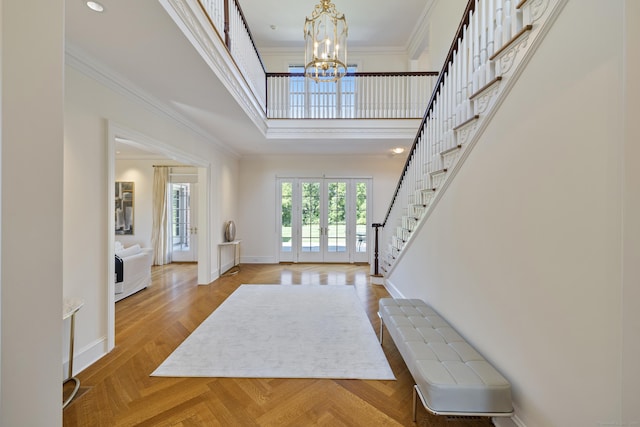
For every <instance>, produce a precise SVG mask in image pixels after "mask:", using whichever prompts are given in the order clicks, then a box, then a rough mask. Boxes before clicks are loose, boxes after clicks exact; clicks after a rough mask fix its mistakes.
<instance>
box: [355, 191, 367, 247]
mask: <svg viewBox="0 0 640 427" xmlns="http://www.w3.org/2000/svg"><path fill="white" fill-rule="evenodd" d="M356 252H367V184H366V183H365V182H358V183H356Z"/></svg>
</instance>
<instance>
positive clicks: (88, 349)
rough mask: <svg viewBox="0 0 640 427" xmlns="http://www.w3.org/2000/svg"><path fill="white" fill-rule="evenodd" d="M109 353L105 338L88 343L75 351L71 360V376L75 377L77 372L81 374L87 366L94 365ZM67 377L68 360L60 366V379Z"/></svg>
mask: <svg viewBox="0 0 640 427" xmlns="http://www.w3.org/2000/svg"><path fill="white" fill-rule="evenodd" d="M108 352H109V350H108V346H107V337H102V338H99V339H97V340H96V341H94V342H93V343H90V344H89V345H87V346H85V347H83V348H81V349H80V351H77V350H76V351H75V357H74V358H73V375H77V374H78V372H82V371H84V370H85V369H87V368H88V367H89V366H91V365H93V364H94V363H96V362H97V361H98V360H100V359H101V358H103V357H104V356H106V355H107V353H108ZM68 375H69V359H68V358H67V359H66V361H65V362H64V363H63V364H62V377H63V378H67V376H68Z"/></svg>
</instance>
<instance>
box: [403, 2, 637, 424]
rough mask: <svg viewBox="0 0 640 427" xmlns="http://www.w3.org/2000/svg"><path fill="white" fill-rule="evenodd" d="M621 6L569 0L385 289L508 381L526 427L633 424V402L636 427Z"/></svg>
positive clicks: (634, 178) (634, 271)
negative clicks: (430, 317)
mask: <svg viewBox="0 0 640 427" xmlns="http://www.w3.org/2000/svg"><path fill="white" fill-rule="evenodd" d="M622 4H623V2H622V1H615V2H602V1H597V0H588V1H587V0H581V1H569V3H568V4H567V6H566V7H565V10H564V11H563V12H562V14H561V15H560V17H559V18H558V21H557V22H556V23H555V25H554V26H553V27H552V28H551V31H550V33H549V34H548V36H547V38H546V39H545V40H544V41H543V44H542V45H541V47H540V48H539V50H538V51H537V52H536V54H535V55H534V57H533V59H532V61H531V62H530V64H529V65H528V68H526V69H525V71H524V73H523V74H522V76H521V77H520V80H519V81H518V82H517V83H516V86H515V87H514V88H513V90H512V92H511V93H510V94H509V96H508V98H507V99H506V101H505V102H504V104H503V105H502V106H501V108H500V110H499V111H498V112H497V114H496V116H495V117H494V119H493V121H492V122H491V124H489V127H488V128H487V129H486V131H485V133H484V135H483V136H482V137H481V139H480V140H479V142H478V143H477V145H476V146H475V148H474V150H473V152H472V153H471V154H470V156H469V158H468V159H467V161H466V162H465V164H464V165H463V167H462V168H461V170H460V172H459V173H458V175H457V176H456V177H455V179H454V181H453V183H452V185H451V187H449V189H448V190H447V193H445V194H444V197H443V198H442V199H441V200H440V203H439V204H438V205H437V206H436V209H435V210H434V212H433V214H432V216H431V217H430V218H429V220H428V221H427V223H426V224H425V225H424V227H423V228H422V229H421V231H420V234H418V235H417V236H416V237H415V238H414V239H415V240H413V243H412V244H411V246H410V247H409V248H408V250H407V251H406V252H405V256H404V257H403V258H402V259H401V261H400V263H399V264H398V265H397V267H396V268H395V270H394V272H393V274H392V276H391V277H390V282H391V284H393V285H395V286H396V287H397V288H398V289H399V290H400V291H401V293H402V294H403V295H404V296H407V297H420V298H424V299H425V300H427V301H428V302H429V303H431V304H432V305H433V306H434V308H435V309H436V310H438V311H439V312H440V313H442V314H443V315H444V317H445V318H447V319H448V320H449V321H450V322H451V323H452V324H453V325H454V326H455V327H456V328H457V329H458V330H459V331H460V332H461V333H462V335H463V336H465V337H466V338H467V339H468V340H469V341H470V342H471V343H473V344H474V345H475V346H476V347H477V348H478V349H479V350H480V352H481V353H483V354H484V355H485V356H486V357H487V358H488V359H489V360H490V361H492V362H493V363H494V364H495V365H496V367H497V368H498V369H499V370H500V371H501V372H502V373H503V374H504V375H505V376H506V377H507V378H508V379H509V380H510V381H511V383H512V385H513V397H514V402H515V405H516V414H517V416H518V418H519V419H520V421H521V423H522V424H523V425H526V426H527V427H544V426H558V427H571V426H576V427H583V426H598V425H632V424H623V420H622V415H621V410H622V409H621V408H622V406H621V402H622V401H623V399H622V397H623V396H622V393H623V392H624V393H625V402H626V403H627V405H629V406H628V407H627V411H628V414H627V415H628V416H629V418H627V422H632V421H634V422H636V423H637V422H638V418H637V409H632V405H633V403H632V401H634V402H635V406H636V407H637V403H638V400H637V399H638V394H637V393H635V394H629V395H627V394H626V393H631V392H632V391H634V390H637V387H638V386H637V383H638V382H639V381H640V378H638V374H637V367H636V364H637V360H638V359H637V357H636V358H635V359H634V361H633V362H632V361H631V356H632V355H635V356H637V354H638V351H637V348H638V344H637V339H638V335H637V333H638V330H637V329H635V332H632V327H631V328H626V327H625V328H623V327H622V325H638V320H639V316H640V314H639V313H640V310H639V308H640V307H639V301H638V298H635V299H633V300H629V299H627V295H625V294H627V293H628V296H631V297H635V296H637V295H638V290H637V288H638V282H639V280H638V271H637V264H638V263H637V253H638V252H637V249H638V241H637V240H634V241H633V242H629V243H630V244H631V246H630V248H631V249H632V250H633V254H635V255H636V256H635V257H634V260H633V261H631V253H630V254H629V256H630V258H629V259H628V261H631V262H634V265H635V267H634V266H630V267H629V269H628V270H629V272H630V273H631V274H632V276H631V277H629V278H628V279H626V280H625V282H626V285H627V286H626V287H625V288H624V290H625V291H626V292H623V286H622V285H623V271H622V269H621V266H622V262H623V257H622V255H623V253H622V248H623V241H624V240H623V234H625V233H626V229H627V228H625V229H624V230H625V231H624V232H623V226H624V225H625V224H624V223H623V221H622V218H623V217H622V215H623V212H624V211H623V198H624V196H625V194H624V193H623V169H622V167H623V166H624V165H625V163H626V165H627V169H629V168H632V167H633V168H635V169H636V170H637V166H638V158H637V156H636V157H635V158H634V159H633V160H631V159H625V157H624V140H623V136H624V134H623V124H624V121H623V118H624V111H623V93H624V92H623V85H622V75H623V57H622V49H621V47H622V40H623V38H622V37H623V33H622V22H623V19H622ZM636 16H637V15H636ZM596 29H597V31H596ZM636 34H637V33H636ZM635 47H637V41H636V42H635ZM551 70H552V71H551ZM636 70H637V69H636ZM636 87H637V86H636ZM633 97H635V98H637V92H636V93H635V94H634V95H633V96H632V98H633ZM633 102H634V104H633V105H634V108H637V101H633ZM632 117H634V119H633V120H636V121H637V119H635V117H637V114H632ZM629 142H631V141H629ZM635 142H636V143H637V140H636V141H635ZM627 148H628V149H629V150H631V151H637V150H636V149H632V148H631V146H630V145H628V146H627ZM636 154H637V153H636ZM628 180H629V181H633V184H634V185H633V187H632V188H634V190H632V191H634V192H635V193H636V194H637V191H636V190H637V184H638V182H637V180H638V173H637V172H630V173H629V175H628ZM629 191H630V190H628V191H627V192H629ZM637 199H638V198H637V195H636V196H635V197H634V201H633V203H632V204H630V205H628V206H627V210H628V212H629V213H633V214H637V212H638V210H637V209H638V200H637ZM636 220H637V216H636V218H635V220H634V222H637V221H636ZM635 237H636V239H637V232H636V233H635ZM417 277H419V278H420V279H416V278H417ZM631 283H633V284H631ZM623 297H624V298H625V299H624V304H623ZM623 332H624V333H625V337H626V338H627V342H628V344H627V345H628V348H627V349H626V355H627V356H628V358H627V359H626V361H627V364H626V366H623V365H622V363H621V362H622V357H621V349H622V345H623V340H622V338H623V336H622V334H623ZM627 367H629V368H632V369H633V371H632V372H627V371H624V373H623V371H622V369H623V368H627ZM633 372H635V374H633V377H631V378H630V379H629V381H628V383H627V385H626V387H624V388H623V386H622V384H623V383H622V376H626V375H628V374H632V373H633ZM633 411H635V418H631V416H632V413H633Z"/></svg>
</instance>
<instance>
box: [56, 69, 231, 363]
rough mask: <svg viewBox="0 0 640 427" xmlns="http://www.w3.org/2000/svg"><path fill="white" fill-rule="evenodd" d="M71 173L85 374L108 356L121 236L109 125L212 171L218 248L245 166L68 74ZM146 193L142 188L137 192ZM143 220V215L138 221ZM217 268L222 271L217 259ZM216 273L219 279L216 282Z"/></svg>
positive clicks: (72, 282) (68, 228) (70, 260)
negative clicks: (116, 235) (113, 201)
mask: <svg viewBox="0 0 640 427" xmlns="http://www.w3.org/2000/svg"><path fill="white" fill-rule="evenodd" d="M65 84H66V88H65V151H64V153H65V169H64V185H65V191H64V257H63V265H64V294H65V295H68V296H77V297H81V298H83V299H85V307H84V308H83V309H82V310H81V311H80V312H79V313H78V316H77V331H76V349H77V350H76V354H77V355H78V356H77V359H76V361H75V365H74V367H76V368H77V370H81V369H82V368H84V367H85V366H87V365H88V364H90V363H92V362H93V361H94V360H95V359H96V358H98V357H101V356H102V355H103V354H104V352H105V351H106V349H107V343H106V338H107V321H108V320H107V319H108V315H107V297H108V283H107V275H108V274H107V266H108V263H109V262H111V257H110V254H109V253H108V247H109V242H110V241H112V240H113V232H112V230H109V229H108V218H110V216H111V215H112V213H111V210H110V204H109V203H108V188H110V187H111V185H112V184H110V183H108V170H107V167H108V159H107V147H108V141H107V135H108V123H109V122H111V123H116V124H118V126H119V127H122V128H127V129H131V130H132V131H135V132H137V133H140V134H143V135H145V137H148V139H149V140H154V141H158V142H160V143H162V144H164V148H166V147H170V148H173V149H175V150H176V151H179V152H181V153H182V152H184V153H188V154H190V155H191V156H194V157H197V158H198V159H201V161H202V162H206V163H208V164H210V175H211V176H210V188H211V191H210V194H209V200H207V201H204V203H209V204H210V206H211V216H210V218H208V222H209V224H211V227H210V228H209V230H210V234H209V236H207V237H208V240H210V241H211V242H212V244H213V245H215V244H216V243H217V242H220V241H221V240H222V239H221V235H220V233H218V232H217V230H215V226H216V224H219V223H221V221H222V218H226V217H230V216H233V215H234V214H235V212H236V209H237V199H236V195H237V194H238V191H237V187H236V185H237V184H236V183H237V174H238V160H237V159H236V158H235V157H233V156H230V155H227V154H225V153H222V152H220V151H219V150H216V148H215V145H214V144H213V143H211V142H208V141H205V140H203V139H202V138H200V137H198V136H196V135H195V134H194V133H192V132H191V131H189V130H188V129H186V128H185V127H183V126H182V125H177V124H175V122H174V121H172V120H171V119H168V118H167V117H165V116H162V115H160V114H159V113H155V112H153V111H151V110H150V109H147V108H144V107H142V106H141V105H140V104H138V103H137V102H134V101H132V100H130V99H128V98H125V97H124V96H122V95H120V94H119V93H116V92H115V91H113V90H111V89H109V88H107V87H106V86H103V85H101V84H99V83H97V82H96V81H95V80H93V79H91V78H89V77H87V76H86V75H85V74H82V73H80V72H78V71H77V70H75V69H74V68H72V67H69V66H67V67H66V69H65ZM137 190H140V188H137ZM136 215H138V213H136ZM209 264H210V266H211V268H217V257H216V252H215V251H212V252H211V259H210V260H209ZM215 274H216V272H215V271H211V272H210V275H211V276H212V279H213V278H214V277H215Z"/></svg>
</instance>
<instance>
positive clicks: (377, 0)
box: [65, 0, 433, 155]
mask: <svg viewBox="0 0 640 427" xmlns="http://www.w3.org/2000/svg"><path fill="white" fill-rule="evenodd" d="M101 3H102V4H103V5H104V7H105V11H104V12H103V13H96V12H93V11H92V10H90V9H89V8H88V7H87V6H86V5H85V1H84V0H66V23H65V26H66V41H67V52H68V53H69V54H70V56H71V57H73V58H75V59H76V60H78V61H79V62H80V63H86V64H90V65H91V67H92V68H97V69H99V70H100V71H101V73H104V74H105V75H107V76H110V78H111V79H113V80H115V81H118V82H120V83H121V84H124V85H126V86H127V87H128V89H130V90H133V91H134V92H136V93H138V94H140V95H142V96H143V97H145V98H146V99H150V100H152V102H153V103H154V104H155V105H161V106H163V108H165V109H167V110H168V111H171V112H173V113H175V115H176V116H177V117H180V118H181V119H183V120H184V121H185V122H187V123H189V124H190V125H191V126H192V127H193V128H195V129H198V130H199V131H200V133H201V134H203V135H207V136H209V135H210V136H215V138H216V139H217V142H218V143H219V144H220V145H223V146H226V147H228V148H229V149H230V150H231V151H233V152H235V153H237V154H239V155H243V154H262V153H309V154H310V153H338V154H347V153H357V154H362V153H369V154H370V153H379V154H383V153H385V154H386V153H388V152H389V150H390V149H391V148H392V147H394V146H397V145H399V144H404V145H408V144H410V142H411V141H406V140H405V141H398V140H397V139H395V140H394V139H375V140H359V139H326V138H325V139H305V140H304V141H300V140H292V139H286V140H277V139H266V138H265V137H264V135H263V134H262V133H261V132H260V131H259V130H258V129H257V128H256V126H255V125H254V124H253V122H251V120H250V119H249V118H248V117H247V115H246V114H245V113H244V111H243V110H242V109H241V107H240V106H239V105H238V103H237V102H236V101H235V100H234V99H233V98H232V97H231V96H230V95H229V93H228V91H227V90H226V89H225V88H224V86H223V85H222V84H221V82H220V81H219V80H218V79H217V78H216V76H215V74H214V73H213V72H212V71H211V69H210V68H209V67H208V66H207V65H206V64H205V62H204V61H203V60H202V58H201V57H200V56H199V54H198V53H197V52H196V50H195V49H194V48H193V46H192V45H191V44H190V43H189V41H188V40H187V39H186V37H185V36H184V35H183V33H182V32H181V31H180V30H179V28H178V27H177V25H176V24H175V23H174V22H173V20H172V19H171V18H170V17H169V15H168V14H167V12H166V11H165V10H164V8H163V6H162V5H161V4H160V2H159V1H158V0H135V1H132V0H128V1H124V0H101ZM316 3H317V1H316V0H303V1H301V0H277V1H274V0H272V1H268V0H240V5H241V8H242V10H243V12H244V14H245V16H246V18H247V21H248V24H249V27H250V29H251V32H252V34H253V37H254V40H255V42H256V45H257V46H258V49H259V50H261V49H263V50H265V51H269V50H273V49H280V50H282V49H284V50H286V49H289V50H291V51H296V50H298V49H299V50H300V52H302V47H303V40H302V27H303V25H304V19H305V17H306V16H309V15H310V14H311V11H312V10H313V7H314V5H315V4H316ZM334 3H335V4H336V8H337V9H338V10H339V11H340V12H343V13H344V14H345V16H346V18H347V21H348V25H349V49H350V51H354V50H362V51H364V52H366V51H368V50H374V49H384V50H393V51H406V50H407V49H408V46H409V43H410V41H411V38H412V37H413V36H414V34H415V33H416V32H417V31H419V29H420V27H421V25H422V22H423V21H424V18H425V15H426V13H427V12H428V10H429V8H430V6H431V4H432V3H433V1H432V0H427V1H425V0H402V1H396V2H393V1H388V0H335V1H334ZM271 26H274V27H275V30H274V29H272V28H271ZM301 54H302V53H301Z"/></svg>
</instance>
